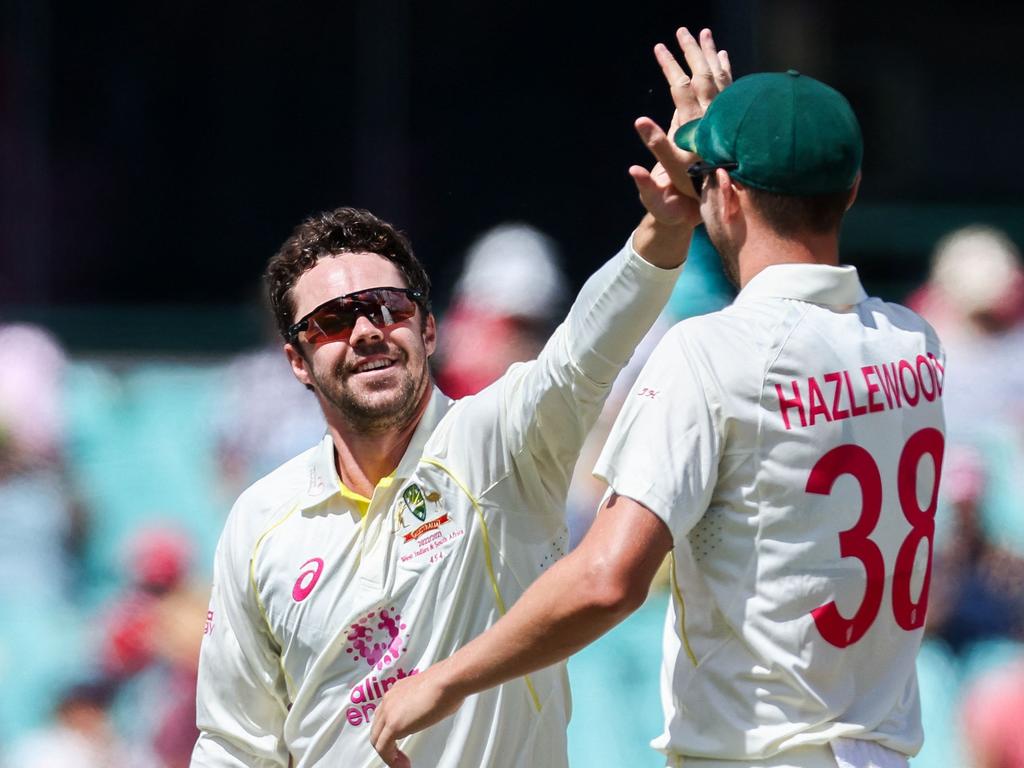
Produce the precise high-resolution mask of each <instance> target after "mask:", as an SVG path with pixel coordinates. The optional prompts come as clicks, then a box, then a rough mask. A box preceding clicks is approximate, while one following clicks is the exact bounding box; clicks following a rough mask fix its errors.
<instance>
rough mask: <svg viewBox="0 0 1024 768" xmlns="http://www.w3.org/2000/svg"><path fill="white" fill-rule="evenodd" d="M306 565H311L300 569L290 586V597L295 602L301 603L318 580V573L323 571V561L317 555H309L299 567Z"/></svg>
mask: <svg viewBox="0 0 1024 768" xmlns="http://www.w3.org/2000/svg"><path fill="white" fill-rule="evenodd" d="M307 565H312V566H313V567H312V568H310V569H308V570H305V571H302V572H301V573H300V574H299V578H298V579H297V580H296V581H295V586H294V587H292V599H293V600H295V602H296V603H301V602H302V601H303V600H305V599H306V598H307V597H309V593H310V592H312V591H313V587H315V586H316V583H317V582H318V581H320V574H321V573H323V572H324V561H323V560H322V559H320V558H319V557H311V558H310V559H309V560H307V561H306V562H304V563H303V564H302V565H301V566H300V567H301V568H305V567H306V566H307Z"/></svg>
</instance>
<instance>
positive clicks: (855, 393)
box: [775, 352, 945, 429]
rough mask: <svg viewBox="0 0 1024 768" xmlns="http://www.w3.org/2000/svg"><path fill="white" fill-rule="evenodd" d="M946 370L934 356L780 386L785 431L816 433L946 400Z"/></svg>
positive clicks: (799, 380) (779, 396)
mask: <svg viewBox="0 0 1024 768" xmlns="http://www.w3.org/2000/svg"><path fill="white" fill-rule="evenodd" d="M944 379H945V368H944V367H943V365H942V363H940V362H939V361H938V360H937V359H936V358H935V355H933V354H931V353H930V352H929V353H928V354H927V355H918V356H917V357H916V358H915V359H913V360H896V361H895V362H889V363H881V364H878V365H865V366H863V367H861V368H860V369H853V370H848V371H831V372H830V373H823V374H819V375H816V376H809V377H807V378H806V379H791V380H790V381H789V382H788V383H786V384H776V385H775V393H776V394H777V395H778V398H779V411H780V412H781V413H782V420H783V422H784V423H785V425H786V429H793V428H796V427H813V426H814V425H815V424H816V423H819V422H832V421H841V420H842V419H849V418H853V417H854V416H863V415H864V414H867V413H877V412H878V411H885V410H892V409H895V408H914V407H916V406H917V405H918V404H920V403H922V402H928V403H930V402H932V401H933V400H935V398H937V397H942V384H943V380H944Z"/></svg>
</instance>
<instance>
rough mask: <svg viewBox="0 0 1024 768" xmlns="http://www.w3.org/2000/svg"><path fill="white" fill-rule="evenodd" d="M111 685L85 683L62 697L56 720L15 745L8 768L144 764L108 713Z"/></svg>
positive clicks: (94, 767)
mask: <svg viewBox="0 0 1024 768" xmlns="http://www.w3.org/2000/svg"><path fill="white" fill-rule="evenodd" d="M112 693H113V691H112V688H111V686H110V685H107V684H104V683H95V682H93V683H83V684H79V685H75V686H73V687H71V688H70V689H68V690H67V691H66V692H65V693H64V694H63V695H62V696H61V698H60V702H59V704H58V705H57V710H56V712H55V714H54V721H53V723H52V724H51V725H48V726H46V727H45V728H42V729H40V730H38V731H35V732H32V733H30V734H28V735H27V736H25V737H24V738H23V739H21V740H20V741H19V742H18V743H17V744H15V746H14V749H13V750H12V751H11V753H10V754H9V755H8V756H7V760H6V762H5V765H6V766H8V768H28V766H31V767H32V768H111V766H129V765H130V766H139V767H140V768H142V766H144V765H146V764H147V762H146V761H145V759H140V756H138V755H131V754H130V753H129V750H128V749H127V748H126V746H125V745H124V744H123V743H122V742H121V740H120V739H119V738H118V736H117V734H116V732H115V731H114V729H113V727H112V724H111V720H110V714H109V708H110V701H111V698H112Z"/></svg>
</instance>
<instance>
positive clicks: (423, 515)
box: [402, 483, 427, 522]
mask: <svg viewBox="0 0 1024 768" xmlns="http://www.w3.org/2000/svg"><path fill="white" fill-rule="evenodd" d="M402 501H404V502H405V506H406V507H408V509H409V511H410V512H412V513H413V514H414V515H416V517H417V518H418V519H419V520H420V521H421V522H422V521H423V520H426V519H427V500H426V499H425V498H423V491H421V490H420V487H419V486H418V485H416V484H415V483H413V484H412V485H410V486H409V487H408V488H406V489H405V490H404V491H402Z"/></svg>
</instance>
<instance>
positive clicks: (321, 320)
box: [287, 288, 423, 344]
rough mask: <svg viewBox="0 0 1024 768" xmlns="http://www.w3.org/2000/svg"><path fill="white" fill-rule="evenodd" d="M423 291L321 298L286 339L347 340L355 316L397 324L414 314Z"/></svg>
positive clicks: (398, 290) (379, 323)
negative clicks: (300, 335) (320, 302)
mask: <svg viewBox="0 0 1024 768" xmlns="http://www.w3.org/2000/svg"><path fill="white" fill-rule="evenodd" d="M422 300H423V294H422V293H421V292H420V291H414V290H412V289H411V288H367V289H366V290H365V291H356V292H355V293H348V294H345V295H344V296H338V297H337V298H334V299H331V300H329V301H325V302H324V303H323V304H321V305H320V306H319V307H317V308H316V309H314V310H313V311H312V312H310V313H309V314H307V315H305V316H304V317H303V318H302V319H301V320H299V321H298V322H297V323H295V324H294V325H293V326H292V327H291V328H289V329H288V336H287V338H288V341H289V342H291V343H292V344H294V343H295V342H296V341H298V340H299V334H302V339H301V340H302V341H306V342H309V343H310V344H316V343H321V342H327V341H338V340H344V339H347V338H348V336H349V334H350V333H351V332H352V329H353V328H354V327H355V324H356V320H357V319H358V318H359V317H365V318H366V319H367V320H369V321H370V322H371V323H373V324H374V325H375V326H377V327H378V328H383V327H384V326H387V325H393V324H395V323H400V322H402V321H403V320H408V319H409V318H410V317H412V316H413V315H415V314H416V307H417V306H422Z"/></svg>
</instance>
